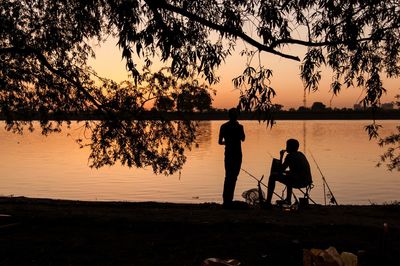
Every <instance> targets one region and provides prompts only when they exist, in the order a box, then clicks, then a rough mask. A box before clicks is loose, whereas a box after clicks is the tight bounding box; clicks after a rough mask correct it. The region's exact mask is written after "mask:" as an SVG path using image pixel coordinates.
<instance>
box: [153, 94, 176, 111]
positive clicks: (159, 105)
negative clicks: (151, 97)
mask: <svg viewBox="0 0 400 266" xmlns="http://www.w3.org/2000/svg"><path fill="white" fill-rule="evenodd" d="M155 106H156V110H159V111H172V110H173V109H174V107H175V101H174V99H172V98H171V97H168V96H162V97H159V98H158V99H157V100H156V103H155Z"/></svg>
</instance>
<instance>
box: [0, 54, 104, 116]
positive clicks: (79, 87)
mask: <svg viewBox="0 0 400 266" xmlns="http://www.w3.org/2000/svg"><path fill="white" fill-rule="evenodd" d="M5 53H8V54H24V55H34V56H35V57H36V58H37V59H38V60H39V61H40V62H41V63H42V64H43V65H44V66H45V67H46V68H47V69H48V70H49V71H50V72H52V73H53V74H55V75H57V76H59V77H60V78H62V79H64V80H66V81H68V82H69V83H71V84H72V85H74V86H75V87H76V89H77V90H78V91H80V92H81V93H82V94H83V95H85V97H86V98H87V99H88V100H89V101H90V102H92V103H93V104H94V105H95V106H96V107H97V108H98V109H99V110H104V106H103V105H102V104H101V103H99V102H98V101H97V100H96V99H95V98H94V97H93V96H92V95H91V94H90V93H89V92H88V91H87V90H86V89H85V88H83V87H82V85H81V84H80V82H78V81H75V80H73V79H72V78H71V77H69V76H67V75H66V74H64V73H63V72H62V71H60V70H58V69H56V68H54V67H53V66H52V65H51V64H50V62H49V61H48V60H47V58H46V57H45V56H44V55H43V54H42V53H41V52H40V51H38V50H37V49H34V48H17V47H7V48H0V54H5Z"/></svg>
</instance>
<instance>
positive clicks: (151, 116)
mask: <svg viewBox="0 0 400 266" xmlns="http://www.w3.org/2000/svg"><path fill="white" fill-rule="evenodd" d="M110 117H111V116H107V115H105V114H101V113H90V112H88V113H76V112H70V113H45V114H40V113H35V112H33V113H29V112H27V113H17V112H16V113H10V114H8V116H6V115H4V114H0V121H6V118H8V119H10V120H15V121H39V120H44V121H46V120H55V121H61V120H72V121H74V120H76V121H82V120H167V121H168V120H198V121H202V120H227V119H228V115H227V112H221V111H220V112H215V111H210V112H157V111H142V112H140V113H137V114H134V113H128V112H123V113H113V114H112V117H111V118H110ZM239 120H261V121H263V120H264V121H266V120H400V110H379V111H376V112H368V111H357V110H350V111H299V112H298V111H295V112H291V111H280V112H272V113H265V114H257V113H252V112H242V113H241V115H240V117H239Z"/></svg>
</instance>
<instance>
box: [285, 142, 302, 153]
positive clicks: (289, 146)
mask: <svg viewBox="0 0 400 266" xmlns="http://www.w3.org/2000/svg"><path fill="white" fill-rule="evenodd" d="M299 146H300V143H299V141H298V140H297V139H288V140H287V141H286V150H287V151H288V152H293V151H297V150H298V149H299Z"/></svg>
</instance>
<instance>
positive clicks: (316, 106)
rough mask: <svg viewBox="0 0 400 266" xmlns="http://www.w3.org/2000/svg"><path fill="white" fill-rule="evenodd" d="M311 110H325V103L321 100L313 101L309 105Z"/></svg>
mask: <svg viewBox="0 0 400 266" xmlns="http://www.w3.org/2000/svg"><path fill="white" fill-rule="evenodd" d="M311 110H312V111H317V112H318V111H323V110H326V105H325V104H323V103H321V102H314V103H313V104H312V106H311Z"/></svg>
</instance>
